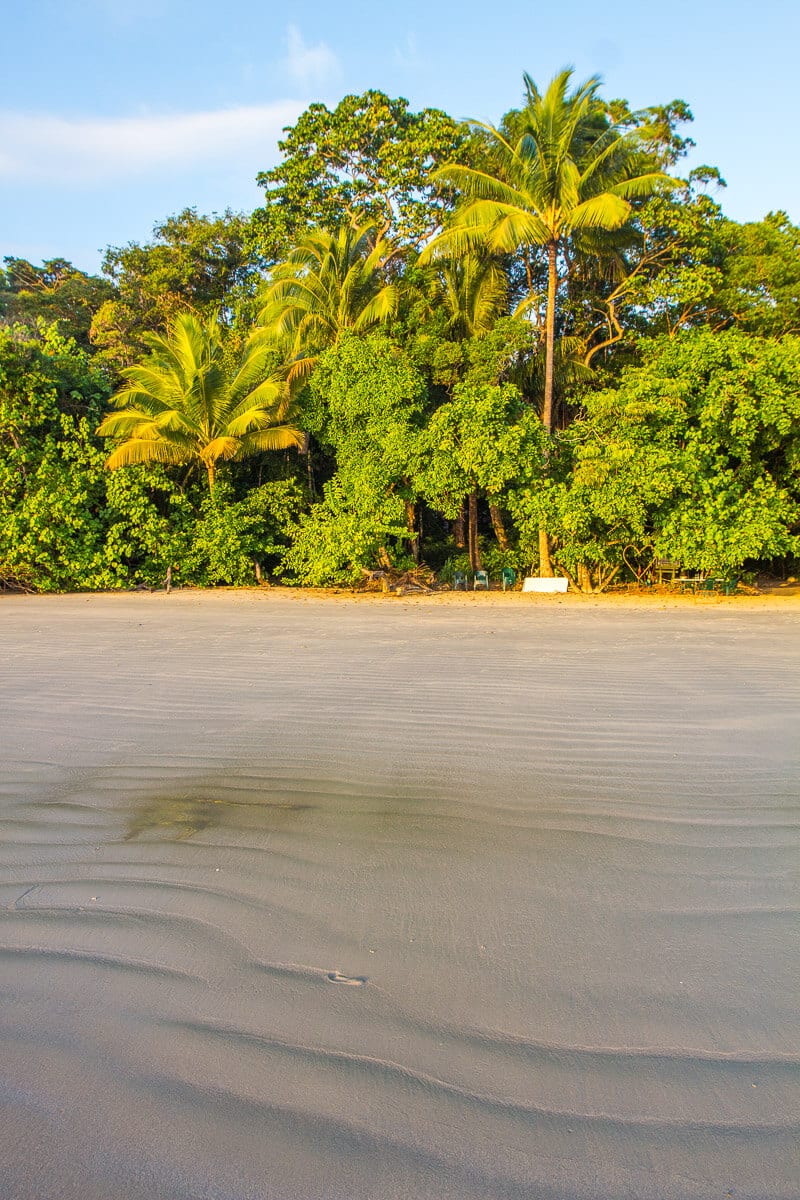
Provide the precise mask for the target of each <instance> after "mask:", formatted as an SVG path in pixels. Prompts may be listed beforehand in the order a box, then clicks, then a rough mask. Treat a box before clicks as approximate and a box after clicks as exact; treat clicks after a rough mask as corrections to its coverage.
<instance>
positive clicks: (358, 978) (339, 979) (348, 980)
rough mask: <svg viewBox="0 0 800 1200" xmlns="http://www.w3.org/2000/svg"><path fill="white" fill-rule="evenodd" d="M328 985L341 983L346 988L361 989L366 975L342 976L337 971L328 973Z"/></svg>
mask: <svg viewBox="0 0 800 1200" xmlns="http://www.w3.org/2000/svg"><path fill="white" fill-rule="evenodd" d="M328 982H329V983H343V984H345V985H346V986H347V987H363V986H364V984H365V983H366V982H367V977H366V975H342V974H341V972H339V971H329V972H328Z"/></svg>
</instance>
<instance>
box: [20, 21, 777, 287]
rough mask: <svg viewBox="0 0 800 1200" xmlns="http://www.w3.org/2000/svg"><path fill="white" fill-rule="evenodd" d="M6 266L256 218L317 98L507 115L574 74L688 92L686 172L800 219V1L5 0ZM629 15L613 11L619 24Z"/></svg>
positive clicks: (626, 88)
mask: <svg viewBox="0 0 800 1200" xmlns="http://www.w3.org/2000/svg"><path fill="white" fill-rule="evenodd" d="M4 9H5V11H4V14H3V41H4V53H3V65H2V71H0V257H2V256H3V255H15V256H17V257H23V258H28V259H31V260H32V261H34V262H39V261H41V260H43V259H46V258H53V257H56V256H58V257H64V258H68V259H71V260H72V261H73V262H74V263H75V264H76V265H77V266H79V267H81V268H82V269H84V270H89V271H96V270H98V268H99V266H100V262H101V259H102V255H103V251H104V250H105V248H106V247H107V246H108V245H124V244H125V243H127V242H129V241H143V240H147V239H148V238H149V237H150V235H151V232H152V228H153V225H154V224H155V223H156V222H158V221H160V220H162V219H163V218H165V217H167V216H169V215H170V214H171V213H174V212H178V211H180V210H181V209H182V208H185V207H188V206H192V207H195V208H197V209H198V211H199V212H201V213H210V212H215V211H216V212H221V211H223V210H224V209H225V208H228V207H230V208H233V209H234V210H237V211H248V212H249V211H250V210H252V209H253V208H254V207H256V206H257V205H258V204H259V203H260V201H261V198H262V197H263V192H262V191H261V190H260V189H259V188H258V187H257V186H256V183H255V176H256V174H257V172H258V171H259V170H264V169H266V168H267V167H269V166H271V165H273V164H274V163H275V161H276V160H277V158H278V157H279V151H278V146H277V143H278V140H279V138H280V135H281V129H282V128H283V127H284V126H285V125H288V124H291V123H292V122H293V121H294V120H295V119H296V117H297V116H298V115H299V114H300V113H301V112H302V111H303V109H304V108H306V107H307V105H308V104H309V103H311V102H312V101H314V100H322V101H324V102H325V103H326V104H327V105H328V106H329V107H333V106H334V105H335V104H336V103H337V101H338V100H339V99H340V98H341V97H342V96H343V95H346V94H347V93H348V92H356V93H358V92H363V91H365V90H367V89H368V88H377V89H380V90H382V91H384V92H387V93H388V94H389V95H391V96H405V97H407V98H408V100H409V101H410V102H411V105H412V107H413V108H414V109H419V108H424V107H426V106H431V107H437V108H443V109H444V110H445V111H447V112H449V113H450V114H451V115H453V116H455V117H464V118H477V119H479V120H484V121H493V122H494V121H498V120H499V119H500V117H501V116H502V114H503V113H504V112H505V111H507V110H508V109H509V108H512V107H513V106H515V105H517V104H519V103H520V101H521V97H522V73H523V71H528V72H529V73H530V74H531V75H532V76H533V78H534V79H535V80H536V81H537V83H539V84H540V85H544V84H546V83H547V82H548V80H549V79H550V78H551V77H552V75H554V74H555V72H556V71H558V70H559V69H560V68H561V67H563V66H565V65H572V66H574V67H575V71H576V80H577V81H581V80H583V79H584V78H586V77H587V76H589V75H592V74H596V73H597V74H600V75H601V76H602V78H603V80H604V87H603V94H604V95H606V96H607V97H609V98H612V97H624V98H625V99H627V100H628V101H629V103H630V104H631V105H632V106H634V107H637V108H638V107H645V106H647V105H649V104H660V103H666V102H668V101H670V100H673V99H675V98H676V97H680V98H681V99H684V100H686V101H688V103H689V104H690V106H691V108H692V110H693V112H694V115H695V122H694V126H693V128H692V130H691V136H692V137H693V138H694V139H695V141H696V142H697V149H696V150H695V151H694V152H693V154H692V157H691V159H690V160H689V165H695V164H699V163H710V164H712V165H715V166H718V167H719V168H720V170H721V172H722V174H723V176H724V177H725V179H726V180H727V183H728V187H727V189H726V191H725V192H723V193H722V194H721V196H720V199H721V201H722V204H723V207H724V209H725V211H726V212H727V213H728V214H729V215H730V216H732V217H734V218H736V219H737V220H741V221H745V220H757V219H759V218H760V217H762V216H764V215H765V214H766V213H767V212H769V211H770V210H774V209H778V208H781V209H784V210H785V211H786V212H788V213H789V216H790V217H791V218H792V219H793V220H794V221H795V222H798V221H800V139H799V138H798V134H797V100H796V84H795V79H796V76H797V69H798V68H797V55H798V45H800V0H759V2H758V3H753V2H752V0H672V3H671V4H669V5H656V4H636V5H628V6H624V5H619V6H616V7H615V9H610V8H609V6H608V5H600V4H597V3H596V2H594V3H591V2H590V0H573V2H572V3H571V4H562V5H556V4H553V5H548V6H544V5H538V4H533V3H531V0H504V2H503V3H501V4H498V5H495V6H494V7H492V6H491V5H486V4H485V3H484V4H480V5H478V4H473V3H471V2H470V0H465V2H464V3H460V4H458V5H455V4H447V3H444V4H442V3H440V4H438V5H435V4H431V3H430V0H425V2H423V0H406V2H405V3H404V4H402V5H388V4H385V5H369V6H367V5H363V4H358V3H355V2H353V0H345V2H340V3H338V4H331V3H330V2H326V3H323V2H321V0H313V2H310V3H302V2H299V3H295V4H292V5H276V4H273V3H270V2H269V0H266V2H264V0H260V2H256V0H234V2H233V3H231V4H228V5H225V4H221V3H219V0H217V2H216V3H211V2H210V0H24V3H18V4H12V3H11V0H6V4H5V5H4ZM610 12H612V13H613V15H611V16H609V13H610Z"/></svg>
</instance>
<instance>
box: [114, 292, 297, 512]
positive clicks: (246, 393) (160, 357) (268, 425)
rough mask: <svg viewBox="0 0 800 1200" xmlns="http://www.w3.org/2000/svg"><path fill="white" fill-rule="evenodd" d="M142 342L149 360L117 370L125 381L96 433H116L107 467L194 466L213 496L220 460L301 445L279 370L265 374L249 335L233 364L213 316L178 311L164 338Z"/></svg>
mask: <svg viewBox="0 0 800 1200" xmlns="http://www.w3.org/2000/svg"><path fill="white" fill-rule="evenodd" d="M149 342H150V345H151V347H152V353H151V354H150V356H149V358H148V359H146V360H145V361H144V362H142V363H138V364H137V365H135V366H132V367H128V368H126V369H125V370H124V371H123V372H122V374H123V376H124V377H125V379H126V380H127V382H126V384H125V385H124V387H122V388H121V389H120V390H119V391H118V392H117V393H116V394H115V395H114V396H112V397H111V400H110V402H109V403H110V404H111V405H113V407H114V408H115V409H116V410H117V411H116V412H113V413H111V414H109V416H107V417H106V418H105V420H104V421H103V422H102V423H101V425H100V426H99V428H98V431H97V432H98V433H99V434H100V435H101V437H109V438H121V439H122V441H121V444H120V445H119V446H117V448H116V449H115V450H114V451H113V453H112V454H111V455H110V456H109V458H108V459H107V460H106V466H107V467H108V468H109V469H110V470H112V471H113V470H116V469H117V468H118V467H127V466H131V465H133V464H134V463H146V462H147V463H152V462H159V463H166V464H169V465H183V464H190V465H197V466H201V467H202V468H203V469H204V470H205V472H206V474H207V476H208V486H209V489H210V491H211V492H212V494H213V491H214V473H215V470H216V465H217V463H218V462H219V460H220V459H231V458H243V457H245V456H246V455H249V454H256V453H258V452H259V451H262V450H283V449H286V448H288V447H290V446H300V445H301V443H302V440H303V435H302V433H301V432H300V430H298V429H297V428H295V426H294V425H293V424H292V423H291V417H292V412H291V403H290V390H289V386H288V384H287V380H286V374H285V372H284V373H282V374H280V373H278V374H276V373H274V372H273V373H269V372H268V369H267V364H268V362H269V348H268V347H265V346H263V345H259V344H258V343H256V342H255V341H253V340H252V339H251V341H250V342H248V343H247V345H246V346H245V350H244V354H243V356H242V359H241V362H240V364H239V367H238V369H232V368H231V367H229V365H228V363H227V362H226V358H225V353H224V347H223V343H222V338H221V334H220V328H219V323H218V322H217V320H216V319H215V318H213V317H212V318H210V319H209V320H207V321H201V320H199V319H198V317H196V316H195V315H194V314H193V313H181V314H180V315H179V316H177V317H176V318H175V319H174V320H173V322H172V323H171V325H170V327H169V330H168V333H167V335H166V336H165V337H162V336H157V335H150V337H149Z"/></svg>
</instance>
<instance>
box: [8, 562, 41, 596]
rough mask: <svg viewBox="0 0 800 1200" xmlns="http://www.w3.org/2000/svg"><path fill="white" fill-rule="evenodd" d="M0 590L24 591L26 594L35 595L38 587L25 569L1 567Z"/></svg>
mask: <svg viewBox="0 0 800 1200" xmlns="http://www.w3.org/2000/svg"><path fill="white" fill-rule="evenodd" d="M0 592H22V593H23V594H24V595H26V596H33V595H34V594H35V592H36V588H35V587H34V586H33V584H32V583H31V582H30V580H29V579H28V577H27V573H26V572H25V571H17V570H15V569H13V568H5V567H0Z"/></svg>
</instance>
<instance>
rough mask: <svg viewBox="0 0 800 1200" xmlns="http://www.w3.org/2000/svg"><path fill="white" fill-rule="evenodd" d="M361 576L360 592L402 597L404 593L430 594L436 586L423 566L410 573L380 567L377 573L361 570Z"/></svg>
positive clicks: (428, 570) (433, 576) (434, 580)
mask: <svg viewBox="0 0 800 1200" xmlns="http://www.w3.org/2000/svg"><path fill="white" fill-rule="evenodd" d="M361 574H362V579H361V583H360V584H358V590H359V591H360V592H394V594H395V595H397V596H402V595H404V594H405V593H406V592H432V591H433V590H434V587H435V584H436V576H435V575H434V573H433V571H432V570H431V569H430V567H426V566H425V565H424V564H420V566H418V567H414V569H413V570H412V571H398V570H397V569H396V568H395V567H388V568H387V567H381V568H380V569H379V570H377V571H369V570H367V569H366V568H362V570H361Z"/></svg>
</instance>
